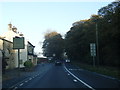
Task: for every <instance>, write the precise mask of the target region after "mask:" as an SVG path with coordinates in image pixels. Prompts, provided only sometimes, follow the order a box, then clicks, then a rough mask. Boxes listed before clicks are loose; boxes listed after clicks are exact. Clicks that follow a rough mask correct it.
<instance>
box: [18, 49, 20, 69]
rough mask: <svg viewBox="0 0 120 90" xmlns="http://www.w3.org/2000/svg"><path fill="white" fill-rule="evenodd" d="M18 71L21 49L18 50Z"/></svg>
mask: <svg viewBox="0 0 120 90" xmlns="http://www.w3.org/2000/svg"><path fill="white" fill-rule="evenodd" d="M18 69H19V70H20V49H18Z"/></svg>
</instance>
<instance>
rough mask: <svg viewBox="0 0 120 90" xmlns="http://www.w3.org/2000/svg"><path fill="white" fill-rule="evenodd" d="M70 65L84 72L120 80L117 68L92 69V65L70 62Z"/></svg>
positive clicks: (100, 67) (119, 71) (119, 72)
mask: <svg viewBox="0 0 120 90" xmlns="http://www.w3.org/2000/svg"><path fill="white" fill-rule="evenodd" d="M72 63H73V64H74V65H76V66H79V67H80V68H83V69H85V70H88V71H92V72H96V73H100V74H103V75H107V76H111V77H114V78H117V79H119V80H120V70H119V69H118V68H115V67H108V66H99V67H93V66H92V65H88V64H83V63H78V62H72Z"/></svg>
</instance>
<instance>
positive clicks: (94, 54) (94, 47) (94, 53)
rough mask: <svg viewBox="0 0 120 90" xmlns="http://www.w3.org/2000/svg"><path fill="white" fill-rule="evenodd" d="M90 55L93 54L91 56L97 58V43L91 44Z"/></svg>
mask: <svg viewBox="0 0 120 90" xmlns="http://www.w3.org/2000/svg"><path fill="white" fill-rule="evenodd" d="M90 53H91V56H96V44H95V43H90Z"/></svg>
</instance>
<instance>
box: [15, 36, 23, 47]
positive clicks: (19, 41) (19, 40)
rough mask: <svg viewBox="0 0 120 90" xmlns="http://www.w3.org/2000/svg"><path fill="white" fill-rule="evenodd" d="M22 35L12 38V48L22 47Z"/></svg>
mask: <svg viewBox="0 0 120 90" xmlns="http://www.w3.org/2000/svg"><path fill="white" fill-rule="evenodd" d="M24 48H25V45H24V37H15V38H13V49H24Z"/></svg>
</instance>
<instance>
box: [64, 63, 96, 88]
mask: <svg viewBox="0 0 120 90" xmlns="http://www.w3.org/2000/svg"><path fill="white" fill-rule="evenodd" d="M64 68H65V69H66V70H67V71H68V72H69V73H70V74H71V75H72V76H73V77H74V78H76V79H77V80H78V81H80V82H81V83H83V84H84V85H85V86H87V87H88V88H90V89H92V90H95V89H94V88H93V87H91V86H90V85H88V84H87V83H85V82H83V81H82V80H80V79H79V78H78V77H76V76H75V75H74V74H73V73H71V72H70V71H69V70H68V69H67V68H66V67H65V65H64Z"/></svg>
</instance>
